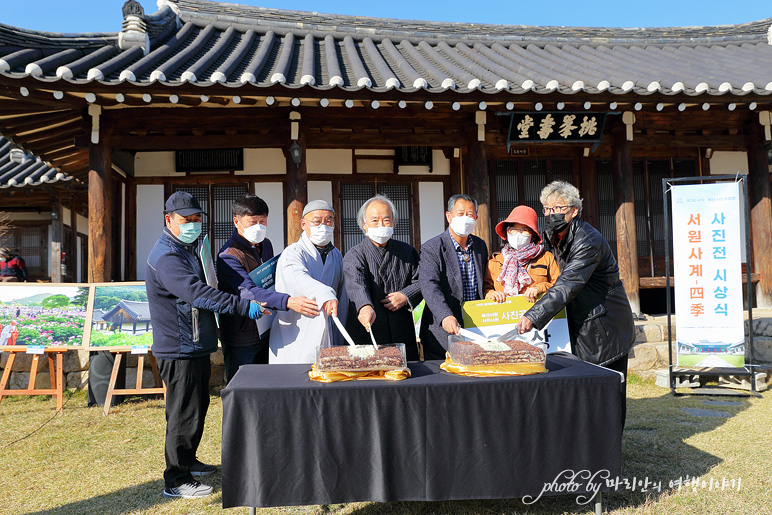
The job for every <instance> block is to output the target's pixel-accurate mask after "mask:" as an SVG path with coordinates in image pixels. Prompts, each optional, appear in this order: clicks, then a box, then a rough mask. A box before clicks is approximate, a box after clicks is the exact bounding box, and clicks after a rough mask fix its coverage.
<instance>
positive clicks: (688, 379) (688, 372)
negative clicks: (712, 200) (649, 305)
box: [662, 174, 761, 397]
mask: <svg viewBox="0 0 772 515" xmlns="http://www.w3.org/2000/svg"><path fill="white" fill-rule="evenodd" d="M717 182H740V183H742V190H741V195H742V199H743V204H744V206H745V209H744V211H743V213H742V214H743V215H744V218H745V255H746V266H745V279H746V280H745V284H746V292H747V303H748V324H749V327H750V328H751V329H750V330H749V331H748V339H747V345H748V348H747V351H746V352H745V355H746V360H745V365H744V367H743V368H740V367H737V368H714V367H711V368H699V369H696V368H695V369H689V368H676V367H677V364H675V363H674V361H673V326H672V314H673V306H672V302H671V288H672V285H673V282H672V279H671V275H670V253H671V243H672V238H673V231H672V229H671V225H670V224H671V220H670V200H671V198H672V193H671V186H674V185H679V183H682V184H685V185H688V184H706V183H708V184H710V183H717ZM662 191H663V207H664V222H665V231H666V233H667V235H666V237H665V274H666V280H665V288H666V297H667V327H668V359H669V364H668V365H669V366H668V376H669V383H670V392H671V393H672V394H673V395H674V396H683V395H713V396H716V395H722V396H738V397H751V396H755V397H761V394H759V393H758V391H757V389H756V370H755V369H756V367H757V366H758V365H757V364H756V363H755V354H754V350H753V329H752V328H753V296H752V288H753V283H752V282H751V267H750V263H749V262H748V261H750V255H751V242H750V214H749V208H748V177H747V175H740V174H737V175H712V176H705V177H679V178H665V179H662ZM676 342H677V338H676ZM676 345H678V344H677V343H676ZM694 376H696V378H697V379H699V377H700V376H712V377H719V378H727V381H726V382H731V379H734V378H736V377H742V378H745V377H747V379H748V381H749V382H750V393H741V392H737V391H732V390H727V389H725V388H723V387H717V388H704V387H703V388H701V389H699V390H695V389H694V388H693V389H692V391H691V392H689V393H679V392H677V391H676V388H682V387H693V386H696V385H694V384H693V382H692V378H693V377H694ZM719 382H720V381H719Z"/></svg>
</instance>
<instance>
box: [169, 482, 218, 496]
mask: <svg viewBox="0 0 772 515" xmlns="http://www.w3.org/2000/svg"><path fill="white" fill-rule="evenodd" d="M213 492H214V488H212V487H211V486H208V485H204V484H201V483H199V482H198V481H196V480H195V479H193V480H191V481H188V482H187V483H183V484H181V485H180V486H175V487H174V488H170V487H168V486H167V487H166V488H164V497H179V498H182V499H196V498H197V497H206V496H207V495H211V494H212V493H213Z"/></svg>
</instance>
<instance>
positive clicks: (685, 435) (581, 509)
mask: <svg viewBox="0 0 772 515" xmlns="http://www.w3.org/2000/svg"><path fill="white" fill-rule="evenodd" d="M717 400H718V401H721V404H718V405H716V404H710V403H709V404H706V403H705V401H709V402H710V401H717ZM726 401H727V398H726V397H722V398H715V397H702V396H700V397H697V396H692V397H673V396H671V395H670V394H669V393H666V394H663V395H661V396H659V397H654V398H643V399H633V398H628V400H627V424H626V426H625V432H624V434H623V438H622V477H621V478H620V479H621V480H622V482H621V483H620V486H619V487H618V489H617V490H616V491H615V492H607V493H604V494H603V507H604V510H607V511H611V510H614V509H620V508H633V509H635V508H639V507H641V506H643V505H644V504H646V503H652V502H656V501H657V499H658V498H659V497H660V496H661V495H663V494H665V493H666V492H667V491H672V490H673V489H676V490H677V488H678V487H677V486H675V487H671V481H677V480H679V479H682V480H686V479H687V478H694V477H699V476H702V475H704V474H706V473H707V472H708V471H710V470H711V469H712V468H713V467H715V466H716V465H718V464H719V463H721V461H722V460H721V459H720V458H718V457H717V456H714V455H713V454H710V453H708V452H705V451H702V450H700V449H697V448H695V447H693V446H691V445H689V444H687V443H686V440H687V439H689V438H690V437H691V436H694V435H696V434H700V433H707V432H710V431H713V430H715V429H717V428H719V427H720V426H721V425H723V424H724V423H725V422H726V421H727V420H729V418H731V417H733V416H735V415H737V414H739V413H741V412H742V411H744V410H745V409H747V408H748V407H750V402H749V400H748V399H744V398H732V399H731V400H730V403H729V404H726ZM682 408H697V409H700V410H705V412H704V415H710V414H711V413H709V412H710V411H712V412H714V413H713V415H715V416H693V415H690V414H688V413H687V412H686V411H684V410H683V409H682ZM570 437H571V435H566V438H570ZM716 445H720V444H718V443H717V444H716ZM625 479H626V480H627V485H630V488H626V487H625V483H624V480H625ZM647 479H648V482H649V483H648V488H647V490H648V491H646V492H643V491H642V490H643V487H642V486H641V483H643V484H646V480H647ZM633 481H635V484H636V487H635V489H633V488H632V484H633ZM652 485H661V491H658V490H657V489H656V488H654V487H653V486H652ZM592 510H593V503H592V502H591V503H589V504H585V505H581V504H579V503H578V502H577V500H576V498H575V496H572V495H562V496H550V497H542V498H541V499H540V500H539V501H537V502H536V503H535V504H533V505H526V504H525V503H524V502H523V501H522V499H502V500H470V501H444V502H393V503H370V504H366V505H363V506H360V507H358V508H356V509H354V510H353V511H351V512H350V513H349V515H433V514H447V515H472V514H480V513H497V514H502V515H514V514H525V513H531V514H544V515H546V514H555V513H588V512H590V513H591V512H592ZM333 513H334V512H333Z"/></svg>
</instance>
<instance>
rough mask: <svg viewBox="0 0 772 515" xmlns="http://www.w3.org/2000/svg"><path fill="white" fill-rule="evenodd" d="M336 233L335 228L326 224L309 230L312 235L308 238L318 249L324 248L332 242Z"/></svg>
mask: <svg viewBox="0 0 772 515" xmlns="http://www.w3.org/2000/svg"><path fill="white" fill-rule="evenodd" d="M334 231H335V227H330V226H329V225H324V224H321V225H317V226H316V227H310V228H309V232H310V234H309V235H308V238H309V239H310V240H311V243H313V244H314V245H316V246H317V247H324V246H325V245H327V244H328V243H330V242H331V241H332V235H333V232H334Z"/></svg>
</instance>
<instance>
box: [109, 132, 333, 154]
mask: <svg viewBox="0 0 772 515" xmlns="http://www.w3.org/2000/svg"><path fill="white" fill-rule="evenodd" d="M287 139H288V138H287V137H286V136H284V135H282V134H281V133H273V134H267V135H262V134H239V135H236V136H227V135H224V134H221V135H211V134H210V135H204V136H194V135H187V136H182V135H180V136H163V135H154V134H150V135H147V136H116V137H115V148H120V149H123V150H178V149H186V148H197V149H207V148H239V147H241V148H276V147H283V146H286V145H287ZM338 146H340V139H338Z"/></svg>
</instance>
